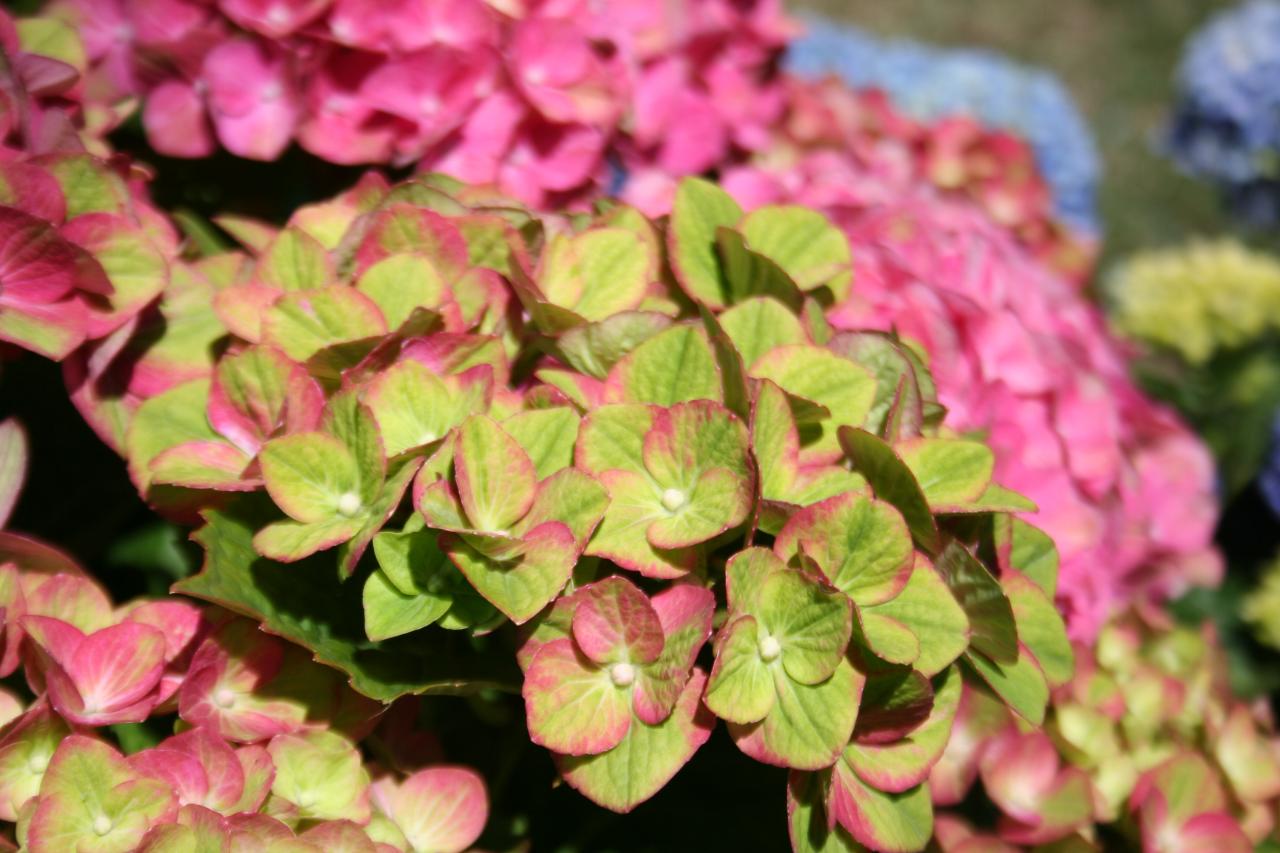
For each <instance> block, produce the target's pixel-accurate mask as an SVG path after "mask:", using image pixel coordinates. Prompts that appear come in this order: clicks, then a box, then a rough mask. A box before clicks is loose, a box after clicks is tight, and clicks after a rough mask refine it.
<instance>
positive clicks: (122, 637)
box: [0, 532, 488, 853]
mask: <svg viewBox="0 0 1280 853" xmlns="http://www.w3.org/2000/svg"><path fill="white" fill-rule="evenodd" d="M0 608H3V611H2V612H3V617H2V622H3V633H2V634H0V674H2V675H5V676H8V675H11V674H13V673H14V672H15V671H16V670H17V669H18V668H19V667H21V669H22V672H23V674H24V675H25V678H26V684H27V686H28V688H29V689H30V690H31V692H32V693H34V694H35V695H36V699H35V701H34V702H33V703H31V704H30V705H29V706H28V707H25V708H24V707H23V705H22V703H21V702H20V701H19V699H18V698H17V697H16V696H15V695H14V694H12V693H10V692H7V691H0V725H3V728H0V821H8V822H16V823H17V832H18V840H19V843H20V844H22V845H23V849H28V850H31V851H33V853H43V851H49V853H54V851H64V850H74V849H93V850H120V851H123V850H143V851H169V850H177V849H184V850H185V849H215V850H216V849H223V850H226V849H233V850H241V849H244V850H248V849H254V850H257V849H285V848H284V847H278V846H274V845H281V844H284V845H286V846H287V849H289V850H298V851H308V850H310V851H317V853H319V852H320V851H326V850H334V849H341V850H351V851H368V853H392V851H408V850H443V851H461V850H464V849H467V848H468V847H470V846H471V844H472V843H474V842H475V840H476V838H477V837H478V836H479V835H480V832H481V830H482V829H483V827H484V823H485V819H486V816H487V812H488V804H487V794H486V792H485V787H484V783H483V781H482V780H481V779H480V777H479V776H478V775H477V774H475V773H474V772H473V771H471V770H468V769H465V768H460V767H451V766H445V765H441V764H439V763H438V762H439V754H438V749H436V748H435V747H434V745H433V744H432V743H431V742H430V739H429V736H428V735H424V734H423V733H421V732H413V731H412V730H411V729H410V728H409V727H408V726H406V725H405V722H406V716H405V714H403V713H400V710H409V711H411V710H412V709H411V708H407V707H406V708H401V709H399V710H397V711H394V712H392V713H390V714H388V716H387V718H386V720H385V721H383V722H381V723H380V722H379V719H378V715H379V713H380V711H381V710H382V709H381V706H379V705H378V704H377V703H375V702H373V701H371V700H369V699H366V698H364V697H362V696H360V695H358V694H357V693H355V692H354V691H352V690H351V689H350V688H349V687H347V686H346V684H344V683H343V682H342V678H341V676H340V675H339V674H338V673H337V672H336V671H334V670H331V669H328V668H327V667H323V666H320V665H319V664H316V663H314V662H312V661H311V659H310V657H309V655H308V654H307V653H306V652H304V651H303V650H302V649H300V648H298V647H297V646H294V645H292V644H289V643H285V642H283V641H281V640H277V639H275V638H273V637H270V636H268V635H266V634H263V633H262V632H261V631H260V630H259V629H258V626H257V625H255V624H253V623H251V622H248V621H245V620H242V619H238V618H234V617H232V616H230V615H229V614H226V613H224V612H221V611H203V610H201V609H200V608H197V607H196V606H194V605H193V604H191V603H189V602H187V601H185V600H183V599H179V598H166V599H163V600H156V601H134V602H130V603H128V604H125V605H123V606H120V607H116V606H114V605H113V604H112V603H111V601H110V600H109V598H108V597H107V594H106V593H105V591H104V590H103V589H102V588H101V587H100V586H99V585H98V584H97V583H96V582H95V581H93V580H92V579H91V578H90V577H88V576H87V575H85V574H84V573H83V571H82V570H81V569H80V568H79V567H78V566H77V565H76V564H75V563H74V562H73V561H71V560H70V559H69V558H68V557H66V556H65V555H64V554H62V553H60V552H58V551H56V550H55V549H53V548H51V547H50V546H48V545H44V544H43V543H40V542H38V541H36V540H32V539H30V538H27V537H24V536H21V535H19V534H15V533H9V532H0ZM174 714H176V715H177V720H178V721H180V723H179V725H178V726H177V727H176V728H177V730H178V732H179V733H178V734H175V735H174V736H172V737H169V738H167V739H165V740H163V741H161V742H160V743H158V744H157V745H155V746H153V747H150V748H146V749H142V750H141V751H138V752H134V753H133V754H131V755H128V756H127V757H126V756H124V755H122V754H121V752H120V751H119V749H117V748H116V746H114V745H113V743H112V738H111V736H110V735H109V734H108V732H107V730H106V729H105V728H104V727H106V726H110V725H115V724H122V723H139V722H143V721H147V720H150V719H155V718H164V717H168V716H171V715H174ZM367 737H372V738H374V739H380V740H382V741H383V743H384V745H385V746H387V747H388V750H387V751H388V752H389V753H390V754H392V755H394V757H395V758H394V760H395V761H396V762H397V765H398V766H397V767H396V768H395V769H394V770H392V769H384V768H380V767H377V766H373V765H369V766H366V765H365V764H364V763H363V759H362V758H361V755H360V753H359V751H358V748H357V746H356V743H357V742H358V741H360V740H362V739H364V738H367ZM424 737H426V738H428V740H427V741H424V740H423V739H424ZM424 747H425V748H424ZM426 763H430V764H431V766H424V764H426ZM397 771H404V772H407V773H408V775H407V777H402V775H401V773H400V772H397Z"/></svg>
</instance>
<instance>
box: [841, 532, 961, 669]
mask: <svg viewBox="0 0 1280 853" xmlns="http://www.w3.org/2000/svg"><path fill="white" fill-rule="evenodd" d="M871 615H878V616H887V617H889V618H891V619H894V620H895V621H897V622H898V623H900V624H901V625H904V626H905V627H906V628H907V629H908V630H910V631H911V633H912V634H914V635H915V636H916V638H917V639H918V640H919V646H920V652H919V657H917V658H916V659H915V660H914V661H913V662H912V666H914V667H915V668H916V669H917V670H919V671H920V672H922V673H924V675H925V676H926V677H929V678H932V677H933V676H934V675H937V674H938V673H939V672H941V671H942V670H944V669H945V668H946V667H947V666H949V665H950V664H951V662H952V661H954V660H955V659H956V658H958V657H959V656H960V655H961V654H962V653H963V652H964V650H965V649H967V648H968V647H969V617H967V616H966V615H965V612H964V608H962V607H961V606H960V605H959V603H957V602H956V599H955V596H953V595H952V594H951V591H950V590H949V589H947V585H946V584H945V583H944V582H943V580H942V578H941V577H939V576H938V573H937V571H935V570H934V568H933V567H932V566H931V565H930V564H929V562H928V561H927V560H925V559H924V558H923V557H921V556H919V555H917V557H916V564H915V568H914V569H913V570H912V572H911V579H910V580H908V581H907V585H906V586H905V587H904V588H903V590H902V592H901V593H899V594H898V595H897V596H896V597H895V598H893V599H891V600H889V601H886V602H885V603H884V604H878V605H876V606H875V607H869V608H867V609H865V610H864V611H863V617H864V619H865V618H866V617H867V616H871Z"/></svg>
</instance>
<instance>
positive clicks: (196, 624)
mask: <svg viewBox="0 0 1280 853" xmlns="http://www.w3.org/2000/svg"><path fill="white" fill-rule="evenodd" d="M125 619H126V620H127V621H129V622H137V623H139V624H142V625H150V626H151V627H153V628H155V629H156V630H158V631H159V632H160V633H161V634H163V635H164V659H165V662H166V663H172V662H173V661H175V660H177V659H178V658H179V657H181V656H182V655H183V653H185V652H187V651H190V650H191V647H192V643H193V641H194V640H195V639H196V636H197V635H198V634H199V633H200V631H201V629H202V628H203V627H204V625H205V622H204V614H203V612H202V611H201V610H200V608H199V607H196V606H195V605H194V604H190V603H188V602H186V601H178V600H162V601H144V602H142V603H141V604H138V605H137V606H135V607H132V608H130V609H129V611H128V614H127V615H126V616H125Z"/></svg>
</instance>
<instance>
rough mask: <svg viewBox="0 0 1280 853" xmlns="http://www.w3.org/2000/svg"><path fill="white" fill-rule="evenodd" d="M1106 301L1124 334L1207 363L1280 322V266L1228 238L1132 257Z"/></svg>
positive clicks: (1114, 280) (1117, 272)
mask: <svg viewBox="0 0 1280 853" xmlns="http://www.w3.org/2000/svg"><path fill="white" fill-rule="evenodd" d="M1107 296H1108V301H1109V302H1110V304H1111V316H1112V320H1113V322H1114V323H1115V325H1116V327H1117V329H1118V330H1119V331H1120V332H1121V333H1122V334H1124V335H1126V336H1128V337H1131V338H1135V339H1137V340H1141V341H1144V342H1146V343H1148V344H1151V345H1153V346H1155V347H1158V348H1161V349H1165V350H1171V351H1173V352H1175V353H1177V354H1178V355H1180V356H1181V357H1182V358H1183V359H1185V360H1186V361H1187V362H1189V363H1191V364H1193V365H1202V364H1204V363H1205V362H1207V361H1208V360H1209V359H1210V358H1212V357H1213V356H1214V355H1216V354H1218V353H1219V352H1221V351H1223V350H1230V349H1236V348H1239V347H1242V346H1246V345H1248V344H1251V343H1253V342H1254V341H1256V340H1257V339H1258V338H1260V337H1261V336H1262V335H1264V334H1266V333H1267V332H1269V331H1271V330H1272V329H1274V328H1276V327H1277V325H1280V261H1277V260H1276V259H1274V258H1272V257H1270V256H1269V255H1265V254H1263V253H1260V252H1255V251H1253V250H1251V249H1249V248H1248V247H1246V246H1244V245H1242V244H1241V243H1240V242H1239V241H1237V240H1234V239H1230V238H1225V239H1218V240H1204V241H1197V242H1194V243H1191V244H1189V245H1187V246H1179V247H1177V248H1170V249H1161V250H1156V251H1150V252H1144V253H1142V254H1139V255H1137V256H1135V257H1133V258H1132V259H1130V260H1128V261H1127V262H1126V263H1124V264H1123V265H1122V266H1121V267H1119V268H1118V269H1117V270H1115V271H1114V273H1113V274H1112V275H1111V276H1110V278H1109V280H1108V282H1107Z"/></svg>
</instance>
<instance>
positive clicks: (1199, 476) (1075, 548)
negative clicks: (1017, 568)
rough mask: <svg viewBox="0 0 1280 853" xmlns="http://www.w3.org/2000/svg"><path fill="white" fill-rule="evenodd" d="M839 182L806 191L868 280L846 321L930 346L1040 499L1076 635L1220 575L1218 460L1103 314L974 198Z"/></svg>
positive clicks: (1001, 474)
mask: <svg viewBox="0 0 1280 853" xmlns="http://www.w3.org/2000/svg"><path fill="white" fill-rule="evenodd" d="M836 189H837V187H836V185H835V184H825V183H822V184H808V185H801V186H799V187H798V191H797V193H796V196H797V201H800V202H802V203H807V204H814V203H816V204H819V205H821V206H822V207H823V208H825V209H826V210H827V211H828V212H829V213H831V214H832V215H833V216H834V217H835V218H836V219H837V220H838V221H840V222H841V224H842V225H843V227H845V229H846V231H847V233H848V234H849V235H850V238H851V240H852V243H853V246H854V269H855V276H856V284H855V287H854V291H853V295H852V297H851V298H850V299H849V300H848V301H846V302H845V303H844V304H843V305H841V306H839V307H838V308H837V309H836V310H835V311H834V312H833V313H832V315H831V320H832V322H833V324H835V325H836V326H837V327H841V328H849V329H856V328H867V327H874V328H881V329H896V330H897V331H898V332H899V333H900V334H902V335H903V336H905V337H907V338H908V339H910V340H912V341H915V342H918V343H919V344H920V345H922V346H923V348H924V350H925V352H926V353H927V354H928V358H929V364H930V368H931V370H932V371H933V373H934V375H935V378H936V380H937V383H938V395H939V399H940V400H941V402H942V403H943V404H944V405H946V406H947V407H948V409H949V413H948V419H947V422H948V423H949V424H954V425H955V427H956V428H957V429H961V430H975V431H980V432H983V433H985V435H986V439H987V441H988V443H989V444H990V445H991V447H992V448H993V449H994V450H995V452H996V459H997V464H996V477H997V478H998V479H999V481H1000V482H1002V483H1005V484H1007V485H1008V486H1009V487H1010V488H1013V489H1016V490H1017V491H1019V492H1022V493H1023V494H1026V495H1027V496H1029V497H1030V498H1031V499H1032V500H1034V501H1035V502H1036V503H1037V504H1038V506H1039V512H1038V513H1036V514H1034V515H1033V516H1031V517H1030V518H1031V520H1032V521H1033V522H1034V523H1035V524H1037V525H1038V526H1040V527H1042V528H1044V529H1045V531H1046V532H1048V533H1049V534H1050V535H1051V536H1052V537H1053V538H1054V540H1055V542H1056V543H1057V545H1058V549H1059V551H1060V552H1061V556H1062V568H1061V576H1060V577H1061V583H1060V585H1059V599H1060V601H1061V603H1062V604H1063V605H1064V606H1065V612H1066V614H1067V619H1068V625H1069V627H1070V630H1071V634H1072V636H1073V637H1075V638H1084V639H1087V638H1090V637H1092V636H1093V635H1094V634H1095V633H1096V631H1097V630H1098V628H1099V627H1100V626H1101V624H1102V623H1103V622H1104V621H1105V619H1106V618H1107V616H1108V615H1109V614H1110V613H1111V612H1113V610H1114V609H1115V608H1116V607H1117V606H1119V605H1122V604H1123V603H1124V602H1127V601H1129V600H1131V599H1133V598H1135V597H1139V598H1141V597H1145V596H1152V597H1155V598H1163V597H1165V596H1167V595H1170V594H1175V593H1177V592H1179V591H1181V590H1182V589H1183V588H1184V587H1186V586H1187V585H1189V584H1191V583H1212V582H1214V581H1215V580H1216V579H1217V578H1218V576H1219V574H1220V572H1221V565H1220V557H1219V556H1218V554H1217V552H1216V551H1214V550H1213V549H1212V547H1211V544H1210V543H1211V539H1212V535H1213V528H1214V524H1215V522H1216V516H1217V511H1216V497H1215V495H1214V484H1213V477H1214V468H1213V462H1212V459H1211V458H1210V456H1209V454H1208V451H1207V450H1206V449H1205V447H1204V446H1203V445H1202V444H1201V443H1200V441H1199V440H1198V439H1197V438H1196V437H1195V436H1194V435H1193V434H1192V433H1191V432H1190V431H1189V430H1188V429H1187V428H1186V427H1185V426H1184V425H1183V424H1182V423H1181V422H1180V421H1179V420H1178V418H1177V417H1176V416H1175V415H1174V414H1173V413H1171V412H1170V411H1168V410H1167V409H1164V408H1162V407H1160V406H1158V405H1157V404H1155V403H1153V402H1152V401H1151V400H1150V399H1149V398H1147V397H1146V396H1144V395H1143V394H1142V393H1141V392H1140V391H1139V390H1138V389H1137V387H1136V386H1135V385H1134V384H1133V382H1132V380H1131V379H1130V378H1129V376H1128V369H1127V363H1126V358H1125V353H1124V352H1123V351H1122V349H1121V348H1120V346H1119V345H1118V344H1117V343H1116V342H1115V340H1114V339H1113V338H1111V337H1110V336H1109V334H1108V332H1107V331H1106V326H1105V321H1104V318H1103V317H1102V315H1101V313H1100V312H1099V311H1098V310H1097V309H1096V308H1095V307H1094V306H1092V305H1090V304H1089V303H1088V302H1087V301H1086V300H1085V299H1084V298H1083V297H1081V296H1080V294H1079V293H1078V292H1077V291H1076V290H1075V289H1074V288H1073V287H1072V286H1071V285H1069V284H1068V283H1067V282H1066V281H1065V280H1063V279H1061V278H1059V277H1056V276H1054V275H1053V274H1052V273H1050V272H1049V271H1048V270H1046V269H1044V268H1043V267H1042V266H1040V265H1039V264H1037V263H1035V262H1034V261H1032V260H1031V259H1029V258H1028V257H1027V256H1026V255H1025V254H1024V253H1023V252H1022V251H1021V250H1020V249H1019V247H1017V246H1016V245H1014V243H1013V242H1012V241H1011V240H1010V239H1009V237H1008V235H1006V234H1004V233H1002V232H1001V230H1000V229H999V228H997V227H995V226H994V225H993V224H992V223H991V222H990V221H988V220H987V219H986V218H985V217H983V216H982V215H981V214H980V213H978V212H977V211H976V210H974V209H973V208H972V207H969V206H965V205H958V204H953V203H948V202H946V201H942V200H939V199H937V198H936V197H935V196H933V195H930V194H927V193H918V194H916V195H914V196H911V197H907V198H899V199H896V200H893V201H889V200H883V201H881V202H880V203H879V204H876V205H871V206H868V205H867V204H866V203H865V201H864V199H863V198H862V197H860V195H859V194H858V192H857V189H856V187H851V188H850V191H849V194H848V196H847V197H845V198H842V197H841V196H840V195H839V194H838V193H837V191H836ZM739 190H740V191H741V185H739ZM745 195H746V194H745V193H744V196H745ZM744 200H745V201H747V202H752V201H756V200H757V199H754V198H751V197H750V196H746V197H745V199H744Z"/></svg>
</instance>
